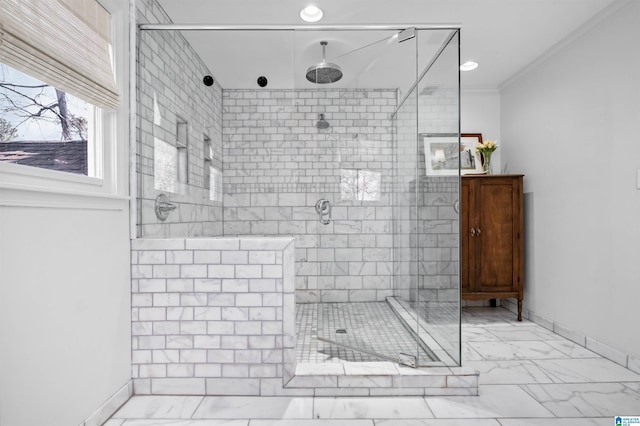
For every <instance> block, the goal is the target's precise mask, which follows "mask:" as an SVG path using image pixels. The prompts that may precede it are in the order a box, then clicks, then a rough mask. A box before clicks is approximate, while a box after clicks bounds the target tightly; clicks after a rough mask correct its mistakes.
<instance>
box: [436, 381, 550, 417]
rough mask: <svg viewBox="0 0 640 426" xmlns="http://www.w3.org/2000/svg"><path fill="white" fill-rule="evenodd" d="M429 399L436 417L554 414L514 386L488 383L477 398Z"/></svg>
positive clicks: (544, 415)
mask: <svg viewBox="0 0 640 426" xmlns="http://www.w3.org/2000/svg"><path fill="white" fill-rule="evenodd" d="M425 399H426V401H427V404H429V408H431V411H432V412H433V414H434V415H435V417H436V418H454V419H455V418H497V417H514V418H515V417H553V414H551V413H550V412H549V411H548V410H547V409H546V408H544V407H543V406H542V405H541V404H540V403H538V401H536V400H535V399H534V398H532V397H531V395H529V394H527V393H526V392H525V391H523V390H522V389H521V388H520V387H519V386H514V385H499V386H494V385H485V386H482V387H481V388H480V395H479V396H477V397H476V396H461V397H426V398H425Z"/></svg>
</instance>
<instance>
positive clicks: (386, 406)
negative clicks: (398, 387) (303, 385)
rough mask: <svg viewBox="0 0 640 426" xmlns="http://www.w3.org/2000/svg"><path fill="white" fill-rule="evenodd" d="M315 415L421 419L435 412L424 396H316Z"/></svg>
mask: <svg viewBox="0 0 640 426" xmlns="http://www.w3.org/2000/svg"><path fill="white" fill-rule="evenodd" d="M313 417H314V418H316V419H420V418H433V414H431V411H430V410H429V407H428V406H427V404H426V403H425V401H424V399H423V398H415V397H388V398H385V397H367V398H316V399H315V404H314V409H313Z"/></svg>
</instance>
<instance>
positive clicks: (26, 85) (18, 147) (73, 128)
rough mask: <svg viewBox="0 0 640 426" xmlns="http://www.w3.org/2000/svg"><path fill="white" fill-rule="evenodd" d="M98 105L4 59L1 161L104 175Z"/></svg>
mask: <svg viewBox="0 0 640 426" xmlns="http://www.w3.org/2000/svg"><path fill="white" fill-rule="evenodd" d="M98 116H99V114H98V109H97V108H96V107H94V106H93V105H91V104H89V103H87V102H85V101H83V100H81V99H79V98H77V97H75V96H73V95H71V94H69V93H66V92H64V91H62V90H59V89H58V88H56V87H53V86H51V85H49V84H46V83H44V82H42V81H40V80H38V79H37V78H34V77H31V76H30V75H27V74H25V73H22V72H20V71H18V70H15V69H13V68H11V67H9V66H8V65H6V64H0V161H1V162H7V163H14V164H21V165H26V166H32V167H39V168H43V169H49V170H57V171H62V172H69V173H76V174H81V175H86V176H92V177H101V170H100V169H101V167H100V166H99V165H100V164H101V161H100V158H99V152H100V150H99V149H96V148H97V147H99V146H100V144H99V143H98V142H99V141H98V136H99V135H98V134H97V132H95V131H94V130H95V126H96V121H97V117H98Z"/></svg>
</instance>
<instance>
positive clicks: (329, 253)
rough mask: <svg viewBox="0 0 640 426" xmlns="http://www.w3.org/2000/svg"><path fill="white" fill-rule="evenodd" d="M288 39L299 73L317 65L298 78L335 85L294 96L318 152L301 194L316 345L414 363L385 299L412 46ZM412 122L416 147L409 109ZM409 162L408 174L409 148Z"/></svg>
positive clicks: (391, 40) (380, 40) (379, 36)
mask: <svg viewBox="0 0 640 426" xmlns="http://www.w3.org/2000/svg"><path fill="white" fill-rule="evenodd" d="M296 36H297V41H298V43H299V44H304V45H305V46H308V50H309V51H310V52H311V56H310V57H309V58H308V59H306V61H307V62H306V63H307V64H308V65H311V64H318V62H321V61H322V63H321V64H318V65H314V66H311V67H310V69H309V72H308V73H307V79H310V80H313V81H327V79H329V80H331V79H334V80H335V81H333V82H332V83H328V82H327V83H322V84H315V83H312V82H311V83H310V82H307V81H305V82H302V83H301V86H297V90H296V92H297V93H298V96H299V98H298V100H299V102H300V104H302V103H303V102H304V104H305V106H306V105H308V106H309V107H308V109H307V110H306V112H307V113H308V115H309V118H310V119H311V120H313V122H314V124H315V127H316V129H313V131H312V134H311V135H310V138H309V141H308V142H307V141H305V142H307V143H308V144H309V147H311V148H312V149H316V150H318V152H317V153H316V154H318V155H316V156H314V157H313V158H314V159H315V161H314V162H313V163H312V168H311V170H310V171H309V174H310V175H312V176H313V179H317V182H315V181H314V182H315V184H314V186H313V187H314V190H315V192H310V193H309V194H307V206H314V209H313V212H314V213H315V214H316V215H317V216H316V220H315V222H314V223H313V224H311V226H312V227H315V229H316V231H317V246H316V251H315V253H313V254H314V255H315V256H316V264H317V268H316V270H315V272H316V273H317V275H316V276H308V283H310V284H311V283H313V284H314V285H316V288H317V290H316V299H315V300H316V302H317V303H316V306H315V309H316V313H317V320H316V321H317V322H316V324H317V337H318V340H319V341H320V342H323V343H324V344H325V346H324V349H323V351H324V353H325V355H326V359H331V360H334V361H335V360H346V361H381V360H391V361H394V362H397V361H401V362H406V363H408V364H411V365H414V364H415V360H416V359H417V352H419V351H422V355H423V357H426V356H427V355H426V353H425V352H424V350H423V349H422V348H420V347H419V346H418V345H417V342H416V339H415V336H414V335H413V334H412V330H411V329H412V328H413V327H407V326H406V324H404V323H403V319H402V318H401V317H399V316H398V315H397V312H396V309H397V304H394V301H393V284H394V263H393V246H394V238H393V213H394V212H393V188H394V181H395V177H394V166H395V164H394V161H393V159H394V156H395V152H394V137H393V119H392V116H393V113H394V111H395V110H396V108H397V105H398V102H399V100H400V99H402V98H403V97H404V96H405V92H406V91H407V90H411V86H412V84H413V83H414V82H415V81H416V77H417V72H416V69H417V64H416V40H415V38H407V39H406V40H405V41H403V42H400V39H401V37H400V36H399V31H396V30H393V31H323V32H313V31H311V32H309V31H304V32H298V33H297V34H296ZM323 42H326V44H325V43H323ZM323 48H324V49H325V51H324V57H323V52H322V49H323ZM297 59H298V58H297ZM297 59H296V62H297ZM323 59H324V61H323ZM301 65H302V64H301ZM298 68H301V67H298ZM338 68H339V69H338ZM340 73H342V77H341V78H340V79H337V80H336V78H337V77H338V76H339V75H340ZM414 105H415V102H414ZM413 123H414V124H413V126H414V130H413V132H412V134H413V140H414V141H415V135H416V133H417V127H416V117H415V110H414V112H413ZM414 145H415V142H414ZM411 159H412V160H413V165H414V166H413V167H414V172H413V173H414V174H415V150H414V152H413V153H412V154H411ZM316 167H317V168H318V169H320V170H315V171H314V170H313V169H314V168H316ZM310 253H311V252H310V251H309V250H307V254H310ZM309 261H310V256H308V258H307V263H308V262H309ZM308 266H309V267H308V268H307V270H309V271H311V270H312V268H311V267H310V265H308Z"/></svg>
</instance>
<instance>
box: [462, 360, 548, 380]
mask: <svg viewBox="0 0 640 426" xmlns="http://www.w3.org/2000/svg"><path fill="white" fill-rule="evenodd" d="M465 365H466V366H467V367H469V368H473V369H474V370H478V371H479V372H480V376H479V382H478V383H479V384H481V385H519V384H525V383H553V380H551V378H550V377H549V376H548V375H546V374H545V372H544V371H543V370H542V369H541V368H540V367H539V366H538V365H536V364H535V363H534V362H533V361H531V360H526V359H523V360H517V361H469V362H467V363H466V364H465Z"/></svg>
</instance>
